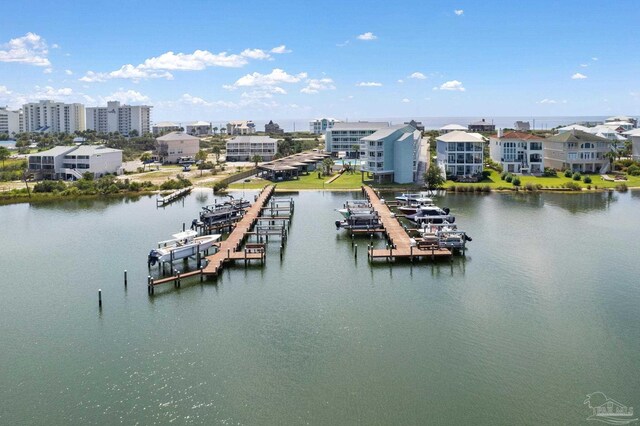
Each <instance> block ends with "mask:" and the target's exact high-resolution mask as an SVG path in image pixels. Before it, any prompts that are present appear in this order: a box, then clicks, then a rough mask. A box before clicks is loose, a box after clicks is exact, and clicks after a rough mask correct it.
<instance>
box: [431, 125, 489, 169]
mask: <svg viewBox="0 0 640 426" xmlns="http://www.w3.org/2000/svg"><path fill="white" fill-rule="evenodd" d="M484 144H485V142H484V140H483V139H482V138H480V137H478V136H477V135H473V134H471V133H467V132H461V131H453V132H449V133H446V134H444V135H441V136H438V137H437V138H436V151H437V162H438V167H439V168H440V170H441V171H442V173H444V174H445V175H446V176H447V179H455V180H467V179H474V180H475V179H477V177H478V176H479V175H480V174H481V173H482V168H483V164H484V156H483V148H484Z"/></svg>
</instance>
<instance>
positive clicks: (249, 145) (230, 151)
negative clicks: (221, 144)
mask: <svg viewBox="0 0 640 426" xmlns="http://www.w3.org/2000/svg"><path fill="white" fill-rule="evenodd" d="M276 152H278V140H277V139H273V138H270V137H269V136H236V137H235V138H233V139H230V140H228V141H227V152H226V159H227V161H252V158H253V156H254V155H259V156H260V158H261V159H262V161H271V160H273V159H274V158H275V156H276Z"/></svg>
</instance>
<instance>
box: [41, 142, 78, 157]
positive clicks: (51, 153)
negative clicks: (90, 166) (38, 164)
mask: <svg viewBox="0 0 640 426" xmlns="http://www.w3.org/2000/svg"><path fill="white" fill-rule="evenodd" d="M74 149H76V146H75V145H73V146H68V145H67V146H54V147H53V148H51V149H48V150H46V151H42V152H37V153H35V154H29V157H31V156H34V157H39V156H45V157H55V156H57V155H63V154H66V153H67V152H70V151H73V150H74Z"/></svg>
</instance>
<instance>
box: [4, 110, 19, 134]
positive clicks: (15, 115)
mask: <svg viewBox="0 0 640 426" xmlns="http://www.w3.org/2000/svg"><path fill="white" fill-rule="evenodd" d="M22 132H24V114H23V113H22V110H18V111H11V110H9V109H7V108H6V107H0V133H5V134H7V135H15V134H16V133H22Z"/></svg>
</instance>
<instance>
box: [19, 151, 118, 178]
mask: <svg viewBox="0 0 640 426" xmlns="http://www.w3.org/2000/svg"><path fill="white" fill-rule="evenodd" d="M28 158H29V162H28V163H29V166H28V167H29V173H33V175H34V176H35V178H36V179H47V180H58V179H62V180H78V179H82V175H83V174H84V173H86V172H90V173H93V175H94V176H95V177H100V176H103V175H105V174H107V173H116V174H121V173H122V151H121V150H119V149H112V148H106V147H104V146H102V145H80V146H56V147H54V148H51V149H50V150H48V151H43V152H39V153H37V154H31V155H29V156H28Z"/></svg>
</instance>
